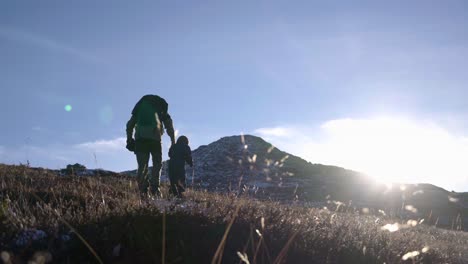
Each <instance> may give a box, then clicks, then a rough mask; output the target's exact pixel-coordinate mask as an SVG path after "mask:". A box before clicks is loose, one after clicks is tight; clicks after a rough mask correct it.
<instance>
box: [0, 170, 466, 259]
mask: <svg viewBox="0 0 468 264" xmlns="http://www.w3.org/2000/svg"><path fill="white" fill-rule="evenodd" d="M164 191H165V192H166V190H164ZM0 205H1V207H0V220H1V222H2V225H1V226H0V233H1V235H0V249H1V250H0V251H1V252H0V253H1V258H2V260H3V262H6V263H9V262H10V263H11V262H12V263H21V262H24V261H26V260H35V261H36V263H44V262H45V261H46V260H50V261H52V262H59V263H60V262H71V263H79V262H80V263H82V262H85V263H89V262H91V263H92V262H100V261H102V262H105V263H110V262H112V263H128V262H133V263H161V262H163V261H164V262H166V263H241V262H242V261H243V262H249V263H384V262H385V263H399V262H405V261H407V262H408V263H413V262H414V263H416V262H417V263H467V262H468V234H467V233H464V232H460V231H450V230H443V229H438V228H434V227H431V226H426V225H421V224H420V222H421V221H408V220H400V219H396V218H389V217H388V216H386V215H385V212H380V213H379V212H375V213H374V214H372V212H369V213H367V214H365V213H363V212H362V211H354V210H352V209H351V208H346V207H344V206H342V205H341V204H340V203H338V202H334V203H333V202H330V204H329V205H328V206H327V207H328V208H326V209H317V208H307V207H304V206H300V205H298V204H290V205H284V204H279V203H274V202H265V201H258V200H255V199H251V198H249V197H247V196H242V197H236V196H235V195H233V194H229V193H228V194H224V195H223V194H213V193H208V192H203V191H189V192H188V193H187V197H186V199H185V200H183V201H180V200H168V199H158V200H152V199H143V200H142V199H140V198H139V195H138V194H137V192H136V185H135V181H134V180H133V179H132V178H131V177H124V176H122V177H117V176H115V177H76V176H67V177H63V176H57V174H56V173H55V172H52V171H48V170H44V169H31V168H28V167H25V166H7V165H0Z"/></svg>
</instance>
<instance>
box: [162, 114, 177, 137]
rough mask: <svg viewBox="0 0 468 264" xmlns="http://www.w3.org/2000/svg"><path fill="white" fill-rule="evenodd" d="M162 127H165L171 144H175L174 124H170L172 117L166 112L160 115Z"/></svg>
mask: <svg viewBox="0 0 468 264" xmlns="http://www.w3.org/2000/svg"><path fill="white" fill-rule="evenodd" d="M161 120H162V122H163V124H164V128H165V129H166V132H167V135H168V136H169V137H170V138H171V143H172V145H174V144H175V135H174V125H173V124H172V118H171V116H170V115H169V114H168V113H165V114H163V115H162V118H161Z"/></svg>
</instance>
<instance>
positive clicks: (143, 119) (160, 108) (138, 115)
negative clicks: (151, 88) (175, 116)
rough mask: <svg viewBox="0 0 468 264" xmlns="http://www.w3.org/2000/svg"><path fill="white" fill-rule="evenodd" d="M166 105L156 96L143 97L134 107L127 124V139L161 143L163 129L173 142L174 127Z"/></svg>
mask: <svg viewBox="0 0 468 264" xmlns="http://www.w3.org/2000/svg"><path fill="white" fill-rule="evenodd" d="M167 109H168V105H167V103H166V101H165V100H164V99H162V98H161V97H159V96H156V95H145V96H143V97H142V98H141V99H140V101H139V102H138V103H137V104H136V105H135V107H134V108H133V111H132V117H131V118H130V120H128V122H127V139H131V138H132V137H133V129H134V128H135V139H136V140H138V139H152V140H157V141H161V136H162V135H163V134H164V129H163V126H164V128H165V129H166V132H167V134H168V135H169V137H170V138H171V140H172V141H174V127H173V125H172V119H171V116H170V115H169V114H168V113H167Z"/></svg>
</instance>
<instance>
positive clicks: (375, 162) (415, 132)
mask: <svg viewBox="0 0 468 264" xmlns="http://www.w3.org/2000/svg"><path fill="white" fill-rule="evenodd" d="M321 129H322V131H321V132H323V134H324V136H323V139H322V140H320V142H317V141H316V140H313V141H311V142H309V146H308V147H307V149H310V150H314V153H315V154H313V155H312V156H311V155H309V157H308V158H309V159H310V160H313V161H317V162H321V163H324V164H336V165H340V166H343V167H346V168H350V169H354V170H357V171H362V172H364V173H366V174H368V175H369V176H372V177H375V178H376V179H377V180H378V181H380V182H383V183H392V182H401V183H417V182H420V183H421V182H429V183H434V184H441V183H444V182H447V181H451V182H452V183H453V184H455V182H457V181H458V182H462V181H465V182H466V180H467V176H468V168H467V165H468V140H467V139H466V138H463V137H457V136H455V135H453V134H450V133H449V132H448V131H447V130H445V129H443V128H441V127H439V126H436V125H434V124H433V123H421V122H414V121H411V120H409V119H404V118H375V119H339V120H333V121H329V122H326V123H325V124H323V125H322V127H321ZM306 156H307V155H306Z"/></svg>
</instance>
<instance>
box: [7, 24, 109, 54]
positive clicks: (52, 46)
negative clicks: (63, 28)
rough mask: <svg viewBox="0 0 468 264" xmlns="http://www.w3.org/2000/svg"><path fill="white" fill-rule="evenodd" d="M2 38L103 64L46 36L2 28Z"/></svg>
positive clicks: (83, 52)
mask: <svg viewBox="0 0 468 264" xmlns="http://www.w3.org/2000/svg"><path fill="white" fill-rule="evenodd" d="M0 38H6V39H9V40H13V41H17V42H22V43H26V44H31V45H34V46H37V47H40V48H44V49H48V50H51V51H55V52H61V53H65V54H68V55H71V56H73V57H76V58H79V59H81V60H84V61H87V62H92V63H99V62H101V60H100V59H98V58H97V57H96V56H94V55H91V54H90V53H87V52H85V51H82V50H80V49H77V48H74V47H71V46H69V45H67V44H64V43H60V42H58V41H55V40H53V39H50V38H47V37H45V36H42V35H37V34H33V33H31V32H27V31H23V30H19V29H16V28H8V27H4V26H0Z"/></svg>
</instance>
